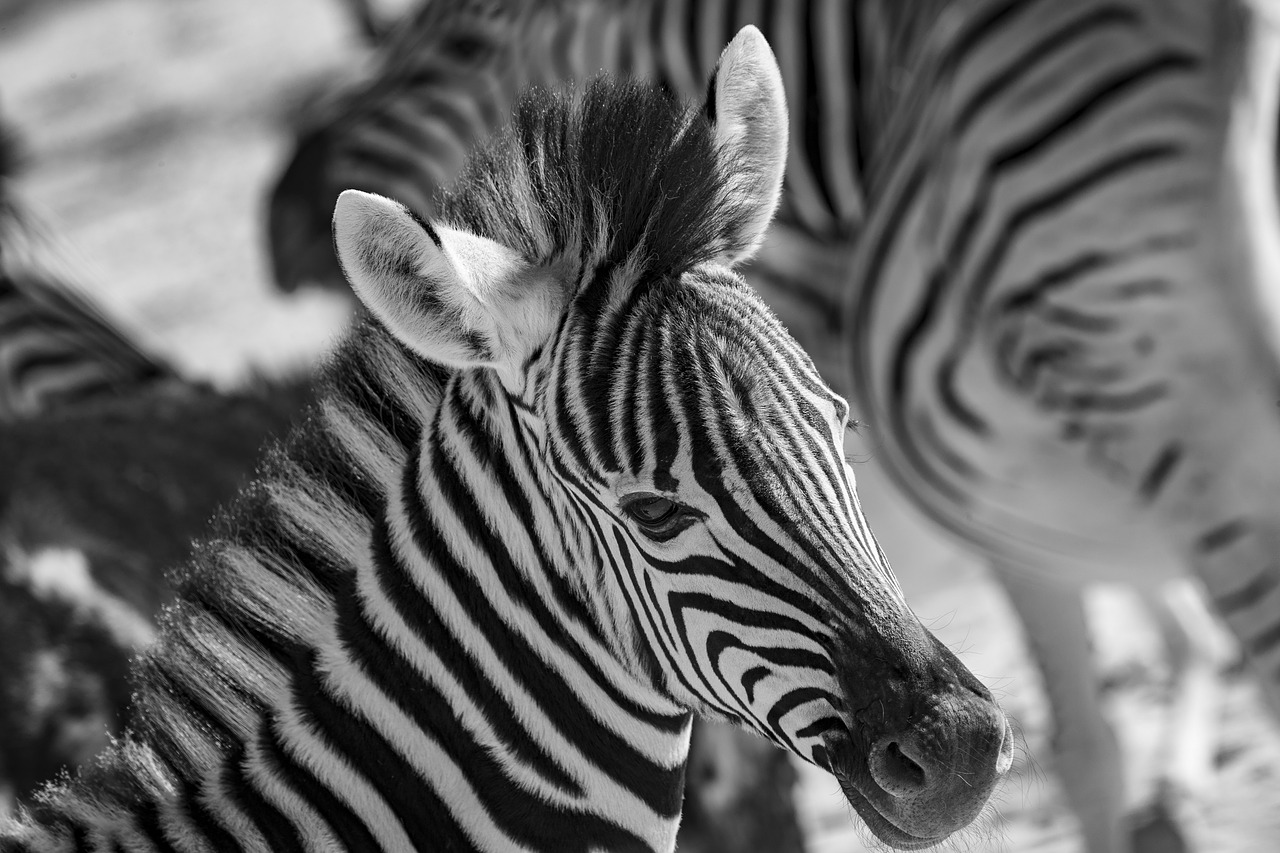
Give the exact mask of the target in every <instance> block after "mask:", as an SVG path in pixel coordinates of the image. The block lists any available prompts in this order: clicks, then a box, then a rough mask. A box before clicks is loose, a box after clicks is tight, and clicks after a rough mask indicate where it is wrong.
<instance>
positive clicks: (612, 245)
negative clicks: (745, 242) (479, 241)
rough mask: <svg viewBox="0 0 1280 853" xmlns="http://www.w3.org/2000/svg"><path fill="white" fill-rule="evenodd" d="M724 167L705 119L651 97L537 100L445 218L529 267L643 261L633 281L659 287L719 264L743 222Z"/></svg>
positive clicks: (603, 90)
mask: <svg viewBox="0 0 1280 853" xmlns="http://www.w3.org/2000/svg"><path fill="white" fill-rule="evenodd" d="M717 156H718V155H717V148H716V144H715V138H714V130H713V128H712V126H711V124H710V122H709V121H708V120H707V119H706V118H705V117H704V116H703V115H702V114H701V112H700V110H698V109H696V108H692V107H690V108H686V107H684V106H682V105H681V104H680V103H679V102H677V101H676V100H674V99H673V98H672V97H671V96H670V95H668V94H666V93H663V92H661V91H658V90H655V89H653V88H651V87H647V86H644V85H641V84H638V83H636V82H633V81H614V80H610V79H608V78H598V79H596V80H595V81H593V82H591V83H590V84H588V85H587V86H586V89H585V92H582V93H580V96H577V97H575V96H574V94H573V93H572V92H570V91H564V92H556V93H552V92H547V91H545V90H539V89H535V90H532V91H530V92H527V93H526V94H525V95H524V96H522V97H521V98H520V100H519V101H518V102H517V105H516V107H515V110H514V114H513V117H512V120H511V122H510V123H509V124H508V125H507V127H506V128H505V129H504V130H502V131H501V132H499V133H498V134H497V135H496V136H495V137H493V138H492V139H491V140H490V141H489V142H488V143H487V144H486V145H485V146H483V147H482V148H480V149H478V150H477V151H475V152H473V153H472V155H471V156H470V157H469V158H468V161H467V164H466V165H465V166H464V167H463V169H462V172H461V173H460V175H459V176H458V178H457V181H456V182H455V184H454V185H453V186H452V187H451V188H450V189H449V190H448V191H446V192H445V193H443V194H442V195H441V197H440V199H439V202H440V205H439V209H440V218H441V219H442V220H443V221H445V222H446V223H448V224H450V225H453V226H455V227H459V228H464V229H467V230H470V231H472V232H474V233H478V234H480V235H482V236H484V237H487V238H489V239H492V240H495V241H497V242H499V243H503V244H505V245H507V246H510V247H511V248H513V249H516V250H517V251H520V252H522V253H523V254H524V255H525V256H526V258H527V259H528V260H530V261H532V262H546V261H548V260H550V259H552V258H555V257H557V256H561V255H564V254H566V253H575V252H576V253H578V254H579V256H581V257H584V258H586V257H589V258H591V259H592V261H593V263H596V264H599V265H600V266H601V267H602V268H608V267H612V266H615V265H617V264H621V263H623V262H624V261H626V260H627V259H628V258H629V257H633V256H636V255H637V253H641V256H642V257H643V258H644V261H643V270H642V272H643V275H642V276H639V277H638V279H637V280H638V281H645V280H653V279H660V278H663V277H666V276H668V275H673V274H678V273H679V272H681V271H683V270H685V269H688V268H690V267H692V266H694V265H696V264H698V263H700V262H703V261H707V260H711V259H713V258H715V257H716V256H717V255H719V254H720V253H721V252H722V250H723V247H724V246H723V243H724V237H723V236H722V235H724V234H726V233H728V232H729V231H730V230H731V229H732V228H733V225H734V223H736V221H737V220H738V219H739V218H741V217H744V216H745V212H744V211H743V210H741V209H740V207H739V204H740V203H739V202H737V201H735V200H734V199H733V198H732V197H731V196H730V194H729V193H727V192H726V187H725V180H724V176H723V175H722V169H721V166H720V163H719V161H718V159H717Z"/></svg>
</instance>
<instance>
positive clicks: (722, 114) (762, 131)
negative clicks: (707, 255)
mask: <svg viewBox="0 0 1280 853" xmlns="http://www.w3.org/2000/svg"><path fill="white" fill-rule="evenodd" d="M704 109H705V111H706V115H707V118H708V120H710V122H711V124H712V126H713V128H714V129H715V138H716V143H717V145H718V146H719V157H720V163H721V173H722V174H723V175H724V176H725V178H726V180H727V181H728V182H729V187H728V191H729V194H730V198H731V199H732V200H733V201H734V202H735V207H736V208H737V210H738V215H736V216H734V217H733V218H732V222H731V223H730V233H728V234H726V235H725V237H726V240H727V242H728V246H727V252H728V255H729V261H730V262H731V263H739V262H741V261H745V260H747V259H749V258H750V257H751V256H752V255H754V254H755V253H756V249H757V248H759V246H760V243H761V241H762V240H763V239H764V234H765V231H766V229H767V228H768V227H769V220H771V219H772V218H773V214H774V212H775V211H776V210H777V208H778V201H779V200H780V199H781V197H782V175H783V172H784V170H785V168H786V164H787V122H788V118H787V98H786V94H785V93H784V91H783V88H782V72H781V71H779V70H778V60H777V59H776V58H774V55H773V51H772V50H771V49H770V48H769V42H767V41H765V38H764V36H763V35H762V34H761V32H760V31H759V30H758V29H756V28H755V27H753V26H750V25H748V26H745V27H743V28H742V29H741V30H739V31H738V34H737V35H736V36H734V37H733V41H731V42H729V44H728V46H727V47H725V49H724V51H723V52H722V53H721V54H720V59H719V60H718V61H717V62H716V67H715V70H714V71H712V72H711V80H710V81H709V82H708V84H707V102H706V106H705V108H704Z"/></svg>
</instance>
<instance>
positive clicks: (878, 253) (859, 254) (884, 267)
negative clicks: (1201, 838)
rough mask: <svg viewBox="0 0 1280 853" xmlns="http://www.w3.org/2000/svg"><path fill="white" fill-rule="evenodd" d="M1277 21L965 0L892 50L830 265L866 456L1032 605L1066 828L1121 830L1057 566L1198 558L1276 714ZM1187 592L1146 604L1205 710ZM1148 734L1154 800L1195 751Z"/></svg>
mask: <svg viewBox="0 0 1280 853" xmlns="http://www.w3.org/2000/svg"><path fill="white" fill-rule="evenodd" d="M1259 5H1260V6H1261V5H1265V4H1259ZM962 8H963V7H962ZM1275 44H1276V37H1275V28H1274V24H1273V22H1271V21H1268V20H1266V17H1265V16H1259V15H1258V14H1257V11H1256V9H1255V8H1252V7H1251V6H1250V5H1249V4H1244V3H1209V4H1206V3H1199V2H1180V3H1172V2H1126V3H1108V2H1098V3H1073V4H1051V3H1038V2H983V3H974V4H969V5H968V7H967V8H965V13H964V14H963V15H956V16H955V17H954V18H952V19H951V20H950V21H949V22H948V25H947V26H940V27H938V28H937V29H936V30H935V31H934V33H933V34H932V35H931V36H930V37H928V38H926V39H925V40H924V41H923V42H922V44H921V45H920V48H919V50H918V51H917V56H918V58H919V59H918V62H917V63H916V69H915V70H916V73H915V74H914V75H913V78H912V80H911V84H910V85H909V86H907V87H906V88H905V89H904V90H903V91H901V92H900V93H899V97H900V99H901V101H902V103H903V105H904V107H903V108H902V109H900V110H899V111H897V112H896V113H895V115H894V116H893V119H892V121H891V122H890V123H889V124H888V125H887V126H886V127H884V128H883V129H882V130H883V133H884V136H885V139H886V140H887V141H886V143H885V144H886V146H887V148H886V152H887V151H888V150H892V151H893V152H894V153H893V155H892V156H890V155H888V154H887V153H886V156H885V158H884V160H883V161H882V163H881V167H879V168H877V169H876V170H875V172H874V174H875V181H874V183H873V184H871V185H869V186H868V188H867V198H868V202H867V203H868V208H869V209H870V210H871V211H873V212H872V213H871V214H870V215H869V216H868V217H867V219H866V222H865V224H864V227H863V229H862V233H861V235H860V237H859V240H858V246H857V250H856V253H855V256H854V259H853V261H852V263H851V274H850V275H849V276H848V277H847V278H846V279H845V280H846V281H847V282H850V283H851V284H852V286H851V287H850V289H849V299H848V301H847V303H846V306H845V311H844V315H843V317H844V329H845V335H846V345H847V348H846V356H845V358H846V364H847V366H848V367H849V368H850V369H851V371H852V374H851V375H852V377H853V378H852V382H851V387H852V394H853V396H854V398H855V399H856V400H857V401H858V405H859V406H862V407H865V410H866V411H867V412H868V413H870V414H869V419H870V420H871V421H872V423H873V425H874V430H875V443H876V449H877V458H878V460H879V461H881V462H882V463H883V464H884V465H885V468H886V469H887V470H888V471H889V473H890V475H891V476H892V478H893V479H894V480H895V481H896V482H897V483H898V485H899V486H900V487H901V489H902V491H903V492H904V493H905V494H907V495H908V496H910V498H911V499H912V501H913V502H914V503H915V504H916V505H917V506H919V507H921V508H922V509H924V510H925V512H926V513H927V514H928V515H929V516H930V517H931V518H933V519H934V520H935V521H937V522H938V523H939V524H941V525H942V526H943V527H945V528H946V529H948V530H950V531H951V532H952V533H954V534H955V535H957V536H959V537H960V538H962V539H963V540H965V541H967V542H968V543H970V544H971V545H973V546H974V547H975V548H976V549H977V550H978V551H979V552H980V553H984V554H986V555H988V556H989V558H990V560H991V562H992V565H993V567H994V568H995V569H996V572H997V574H998V575H999V576H1000V577H1001V579H1002V582H1003V583H1004V585H1005V587H1006V589H1007V590H1008V591H1009V593H1010V597H1011V600H1012V601H1013V603H1014V604H1015V606H1016V607H1017V608H1018V610H1019V612H1020V613H1021V614H1022V616H1023V618H1024V621H1025V622H1026V624H1027V625H1028V626H1029V631H1028V634H1029V639H1030V641H1031V644H1032V647H1033V650H1034V651H1035V653H1036V655H1037V657H1038V658H1039V660H1040V662H1041V666H1042V669H1043V670H1044V671H1045V673H1046V682H1047V688H1048V690H1049V693H1050V696H1051V698H1052V700H1053V704H1054V707H1055V709H1056V713H1057V715H1058V716H1059V719H1060V732H1059V737H1058V742H1057V743H1056V744H1055V748H1056V752H1057V753H1058V761H1059V765H1060V767H1061V768H1062V770H1063V772H1064V774H1065V775H1066V776H1067V777H1068V778H1067V781H1068V783H1069V787H1068V793H1069V794H1070V795H1071V796H1072V799H1073V801H1074V803H1075V805H1076V809H1077V812H1078V813H1079V814H1080V816H1081V818H1082V826H1083V829H1084V831H1085V834H1086V838H1087V839H1088V842H1089V849H1090V850H1091V851H1094V850H1096V851H1112V850H1126V849H1129V839H1128V838H1126V837H1125V833H1124V828H1123V826H1122V825H1121V824H1120V821H1119V817H1120V813H1121V804H1122V803H1123V802H1124V792H1123V790H1122V785H1121V779H1122V773H1121V770H1122V768H1121V766H1120V763H1119V759H1118V754H1117V750H1116V748H1115V743H1114V736H1113V735H1112V733H1111V732H1110V730H1109V729H1108V728H1107V727H1106V726H1105V724H1104V723H1103V722H1102V718H1101V715H1100V711H1099V708H1098V703H1097V699H1096V697H1094V696H1092V695H1090V694H1089V693H1088V692H1087V688H1088V687H1089V685H1090V683H1091V681H1092V678H1091V673H1090V671H1089V669H1088V666H1087V661H1088V659H1089V645H1088V642H1087V634H1086V627H1085V619H1084V613H1083V611H1082V610H1081V608H1080V605H1079V602H1078V600H1076V599H1074V598H1073V597H1072V595H1071V592H1072V589H1073V588H1074V587H1075V586H1077V585H1079V584H1080V583H1083V582H1088V581H1094V580H1103V581H1106V580H1117V579H1119V580H1125V581H1127V582H1129V583H1134V584H1137V585H1139V586H1144V587H1146V588H1148V589H1152V590H1154V589H1155V588H1156V587H1157V586H1158V585H1160V584H1163V583H1166V582H1170V581H1175V582H1177V583H1182V581H1180V579H1181V578H1183V577H1184V576H1185V575H1187V574H1194V576H1195V577H1196V578H1197V579H1198V582H1199V583H1200V584H1201V585H1203V588H1204V589H1205V591H1206V592H1207V593H1208V595H1209V598H1210V600H1211V602H1212V604H1213V607H1214V609H1215V610H1216V611H1217V613H1218V614H1219V615H1220V616H1221V617H1223V618H1224V619H1225V620H1226V622H1227V624H1228V625H1229V627H1230V628H1231V630H1232V633H1234V634H1235V636H1236V638H1237V639H1238V641H1239V642H1240V644H1241V646H1242V647H1243V649H1244V650H1245V652H1246V654H1247V656H1248V657H1249V658H1250V660H1251V663H1252V666H1253V669H1254V671H1255V672H1256V673H1257V674H1258V676H1259V681H1260V684H1261V686H1262V688H1263V691H1264V694H1266V695H1267V698H1268V700H1269V702H1270V705H1271V708H1272V710H1273V712H1277V713H1280V564H1278V563H1277V562H1276V561H1275V554H1276V553H1278V552H1280V518H1277V517H1276V516H1275V515H1274V511H1273V510H1272V509H1270V508H1271V507H1274V506H1276V505H1277V504H1278V503H1280V474H1277V472H1280V429H1278V426H1280V423H1278V422H1277V411H1276V399H1277V397H1278V396H1280V395H1278V394H1277V393H1276V389H1277V388H1278V387H1280V385H1278V384H1277V378H1278V376H1277V370H1278V369H1280V361H1278V360H1277V359H1276V352H1277V349H1276V343H1275V342H1276V340H1280V338H1277V337H1276V336H1275V327H1274V318H1276V317H1277V316H1280V315H1277V314H1276V313H1275V309H1274V306H1269V305H1268V304H1267V303H1268V300H1269V299H1270V297H1269V295H1268V288H1270V287H1272V286H1273V282H1274V281H1275V278H1276V276H1277V275H1280V265H1277V264H1275V263H1274V261H1272V260H1271V255H1273V254H1274V249H1273V248H1272V246H1273V245H1274V244H1275V242H1276V240H1277V237H1278V236H1280V230H1277V228H1276V222H1277V220H1276V217H1275V213H1274V198H1273V193H1274V187H1275V180H1274V152H1275V139H1274V127H1275V123H1276V116H1277V112H1276V100H1275V93H1274V88H1275V82H1276V78H1277V75H1278V74H1280V68H1277V65H1276V62H1275V58H1274V51H1275ZM1259 188H1264V189H1263V190H1262V192H1263V193H1264V195H1262V196H1260V195H1259ZM1186 592H1187V591H1186V589H1185V588H1179V587H1178V586H1176V585H1175V586H1174V587H1173V588H1171V589H1169V590H1168V591H1167V592H1166V593H1165V595H1166V596H1167V597H1166V598H1164V599H1155V601H1157V602H1158V603H1162V604H1163V605H1164V606H1163V610H1162V613H1161V628H1162V630H1163V631H1164V632H1165V633H1166V637H1167V638H1168V639H1169V640H1170V641H1171V645H1172V646H1173V648H1174V651H1175V654H1181V655H1183V656H1184V660H1183V661H1182V662H1183V663H1185V664H1187V668H1186V670H1185V671H1184V672H1183V673H1182V674H1181V676H1180V678H1181V680H1182V681H1183V682H1184V684H1185V687H1186V688H1187V689H1186V690H1185V691H1183V692H1182V693H1181V694H1180V695H1181V697H1182V701H1183V703H1184V705H1186V706H1189V707H1192V708H1195V707H1198V708H1199V712H1200V713H1202V714H1203V712H1205V711H1206V710H1207V708H1208V704H1207V700H1206V698H1205V691H1206V690H1207V689H1209V686H1210V685H1211V683H1212V681H1213V677H1214V672H1213V667H1214V666H1215V664H1217V663H1218V662H1219V661H1218V660H1217V659H1216V653H1215V651H1214V641H1215V637H1214V634H1213V632H1214V631H1215V630H1216V629H1215V627H1214V625H1213V624H1212V623H1211V622H1209V621H1208V620H1207V619H1206V617H1205V615H1204V613H1203V608H1199V607H1198V603H1197V601H1196V600H1195V599H1193V598H1191V597H1189V596H1188V595H1187V594H1186ZM1206 643H1207V644H1208V645H1207V646H1206V645H1205V644H1206ZM1184 711H1185V709H1184V708H1178V709H1175V711H1174V715H1175V716H1177V715H1181V714H1183V713H1184ZM1063 720H1066V721H1067V722H1066V725H1065V726H1063V725H1061V723H1062V721H1063ZM1091 721H1092V722H1091ZM1168 738H1169V739H1168V740H1167V742H1166V743H1165V744H1164V748H1163V749H1162V754H1163V756H1164V757H1165V760H1166V761H1167V762H1168V766H1169V774H1170V775H1169V776H1168V777H1167V778H1166V780H1165V782H1164V786H1165V787H1163V788H1162V789H1161V790H1160V791H1158V795H1159V796H1161V797H1163V798H1164V799H1165V802H1158V803H1157V804H1156V807H1157V809H1166V810H1169V811H1176V810H1178V809H1180V808H1181V807H1182V804H1181V803H1180V802H1179V801H1178V798H1180V797H1184V796H1186V795H1187V794H1194V793H1196V792H1197V791H1201V790H1207V788H1208V784H1209V783H1208V780H1209V778H1210V777H1211V773H1212V767H1213V764H1212V761H1213V752H1214V749H1213V744H1212V742H1211V741H1210V740H1208V739H1207V737H1206V736H1205V735H1204V734H1197V733H1196V732H1195V731H1189V730H1182V731H1176V730H1171V731H1170V732H1169V735H1168ZM1099 768H1104V769H1107V770H1108V772H1107V773H1106V774H1105V775H1106V776H1107V777H1109V778H1110V779H1111V780H1113V781H1111V782H1110V783H1109V784H1107V783H1106V782H1105V779H1103V778H1101V777H1099V776H1098V774H1097V770H1098V769H1099ZM1072 776H1075V777H1077V778H1081V779H1090V778H1094V779H1096V780H1097V781H1095V782H1093V783H1088V784H1077V785H1075V786H1071V785H1070V781H1071V777H1072ZM1170 785H1172V786H1175V787H1176V786H1181V787H1183V788H1185V789H1187V790H1170V789H1169V787H1168V786H1170ZM1158 819H1160V820H1163V818H1161V817H1159V816H1158ZM1146 829H1147V828H1144V827H1141V826H1140V827H1139V830H1138V831H1137V832H1135V834H1134V836H1133V839H1132V843H1133V845H1134V847H1135V848H1136V849H1154V848H1146V847H1144V846H1143V845H1144V844H1145V843H1146V842H1145V841H1144V835H1143V832H1144V831H1145V830H1146Z"/></svg>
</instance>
